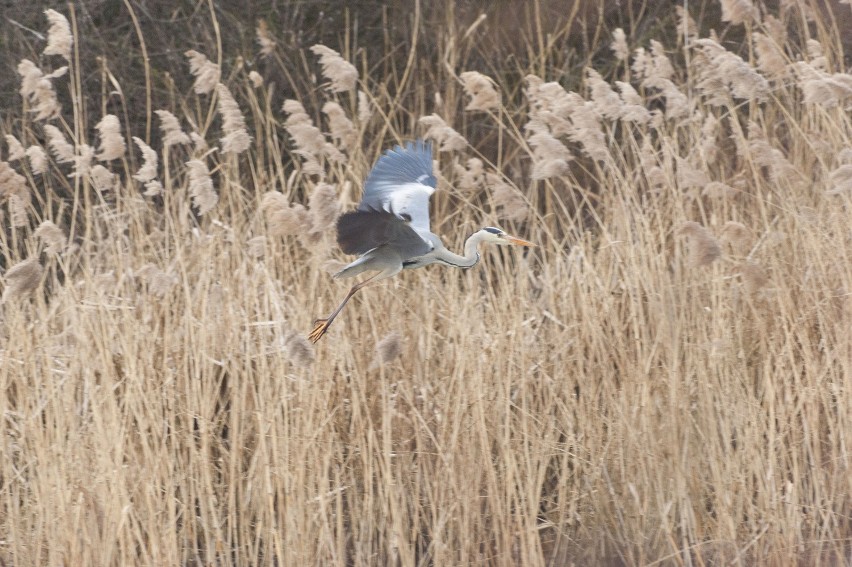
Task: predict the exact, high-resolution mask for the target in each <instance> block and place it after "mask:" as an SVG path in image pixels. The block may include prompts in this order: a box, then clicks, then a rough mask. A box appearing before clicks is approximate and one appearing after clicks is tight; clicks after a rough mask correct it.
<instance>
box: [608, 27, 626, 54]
mask: <svg viewBox="0 0 852 567" xmlns="http://www.w3.org/2000/svg"><path fill="white" fill-rule="evenodd" d="M609 48H610V49H612V52H613V53H614V54H615V58H616V59H618V60H619V61H626V60H627V58H628V57H629V56H630V50H629V49H628V48H627V36H626V35H625V34H624V30H623V29H621V28H615V30H613V32H612V43H611V44H609Z"/></svg>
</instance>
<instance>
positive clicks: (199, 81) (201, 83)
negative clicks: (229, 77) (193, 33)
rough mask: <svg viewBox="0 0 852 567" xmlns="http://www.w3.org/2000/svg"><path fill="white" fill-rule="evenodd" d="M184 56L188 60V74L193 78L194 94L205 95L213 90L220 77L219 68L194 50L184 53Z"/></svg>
mask: <svg viewBox="0 0 852 567" xmlns="http://www.w3.org/2000/svg"><path fill="white" fill-rule="evenodd" d="M184 55H186V57H187V59H189V72H190V73H192V75H193V76H194V77H195V83H193V85H192V88H193V90H195V92H196V94H207V93H209V92H211V91H212V90H213V89H215V88H216V85H218V84H219V77H221V75H222V73H221V71H220V70H219V66H218V65H216V64H215V63H213V62H212V61H209V60H208V59H207V57H206V56H205V55H204V54H203V53H199V52H197V51H195V50H194V49H190V50H189V51H186V52H184Z"/></svg>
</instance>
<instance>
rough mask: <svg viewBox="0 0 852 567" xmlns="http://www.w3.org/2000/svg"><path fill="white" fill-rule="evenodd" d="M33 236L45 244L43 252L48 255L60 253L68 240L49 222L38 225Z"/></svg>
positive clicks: (60, 230) (59, 229)
mask: <svg viewBox="0 0 852 567" xmlns="http://www.w3.org/2000/svg"><path fill="white" fill-rule="evenodd" d="M33 234H34V235H35V237H36V238H38V239H39V240H41V241H42V242H43V243H44V244H45V251H47V252H48V253H50V254H59V253H60V252H62V250H63V249H64V248H65V244H66V242H67V240H68V239H67V238H66V236H65V233H64V232H62V229H61V228H59V227H58V226H56V225H55V224H54V223H53V222H51V221H49V220H48V221H44V222H43V223H41V224H40V225H38V228H36V229H35V232H33Z"/></svg>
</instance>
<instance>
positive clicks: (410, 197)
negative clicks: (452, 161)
mask: <svg viewBox="0 0 852 567" xmlns="http://www.w3.org/2000/svg"><path fill="white" fill-rule="evenodd" d="M436 186H437V180H436V179H435V176H434V175H433V174H432V145H431V144H430V143H428V142H424V141H423V140H416V141H414V142H408V143H407V144H406V145H405V147H403V146H396V147H394V148H393V149H392V150H388V151H386V152H385V153H384V154H383V155H382V156H381V157H380V158H379V159H378V161H377V162H376V165H375V166H373V169H372V170H371V171H370V174H369V175H368V176H367V180H366V181H365V182H364V195H363V197H362V198H361V203H360V204H359V205H358V210H359V211H364V212H369V211H385V212H388V213H391V214H393V215H396V216H397V217H399V218H401V219H403V220H405V221H408V222H410V223H411V225H412V226H413V227H414V228H416V229H417V230H422V231H427V232H428V231H429V197H430V196H431V195H432V193H434V192H435V187H436Z"/></svg>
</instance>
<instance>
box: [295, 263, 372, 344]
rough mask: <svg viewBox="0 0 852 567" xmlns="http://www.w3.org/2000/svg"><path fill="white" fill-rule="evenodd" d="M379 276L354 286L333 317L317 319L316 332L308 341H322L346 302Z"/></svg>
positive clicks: (309, 336)
mask: <svg viewBox="0 0 852 567" xmlns="http://www.w3.org/2000/svg"><path fill="white" fill-rule="evenodd" d="M378 275H380V274H375V275H373V276H371V277H369V278H367V279H366V280H364V281H362V282H360V283H357V284H355V285H353V286H352V288H351V289H350V290H349V293H347V294H346V297H344V298H343V301H341V302H340V305H338V306H337V309H335V310H334V311H332V313H331V315H329V316H328V317H326V318H325V319H317V320H316V321H314V330H313V331H311V334H310V335H308V340H309V341H311V342H312V343H316V342H317V341H318V340H320V339H321V338H322V336H323V335H324V334H325V332H326V331H327V330H328V328H329V327H330V326H331V322H332V321H334V318H335V317H337V314H338V313H340V312H341V311H343V307H344V306H345V305H346V302H347V301H349V299H350V298H351V297H352V296H353V295H355V293H356V292H357V291H358V290H359V289H361V288H362V287H364V286H366V285H367V284H368V283H370V282H372V281H373V280H375V279H376V276H378Z"/></svg>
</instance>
